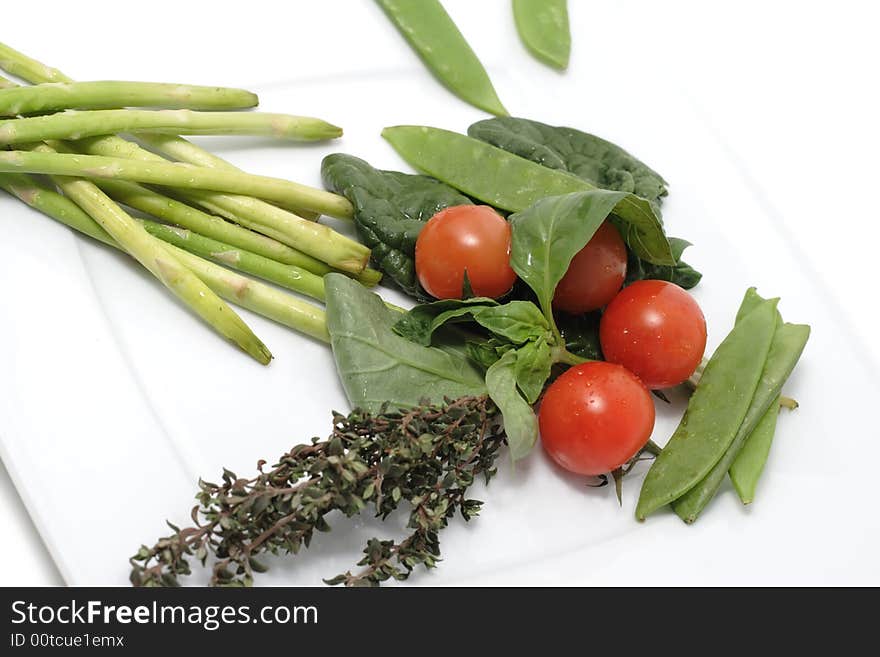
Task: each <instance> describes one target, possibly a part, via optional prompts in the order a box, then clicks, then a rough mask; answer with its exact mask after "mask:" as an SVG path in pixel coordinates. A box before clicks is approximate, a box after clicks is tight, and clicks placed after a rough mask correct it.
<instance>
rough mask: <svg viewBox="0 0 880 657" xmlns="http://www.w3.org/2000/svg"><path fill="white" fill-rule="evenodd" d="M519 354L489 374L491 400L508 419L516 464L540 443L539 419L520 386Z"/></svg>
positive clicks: (508, 356) (500, 362) (512, 353)
mask: <svg viewBox="0 0 880 657" xmlns="http://www.w3.org/2000/svg"><path fill="white" fill-rule="evenodd" d="M516 361H517V352H515V351H508V352H507V353H505V354H504V355H503V356H502V357H501V358H500V359H499V360H498V361H496V362H495V363H494V364H493V365H492V366H491V367H490V368H489V371H488V372H486V387H487V388H488V389H489V396H490V397H491V398H492V401H493V402H495V405H496V406H497V407H498V410H500V411H501V415H502V417H503V419H504V432H505V433H506V434H507V444H508V445H509V446H510V455H511V456H512V457H513V459H514V460H515V461H516V460H518V459H521V458H523V457H524V456H526V455H528V453H529V452H530V451H531V449H532V447H534V445H535V442H536V441H537V440H538V418H537V417H536V416H535V411H534V410H532V407H531V406H529V404H528V403H527V402H526V400H525V399H523V398H522V396H520V394H519V392H518V391H517V386H516Z"/></svg>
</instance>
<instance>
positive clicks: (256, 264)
mask: <svg viewBox="0 0 880 657" xmlns="http://www.w3.org/2000/svg"><path fill="white" fill-rule="evenodd" d="M141 223H142V224H143V226H144V228H146V229H147V232H148V233H150V235H152V236H153V237H158V238H159V239H160V240H162V241H163V242H167V243H169V244H173V245H174V246H176V247H178V248H181V249H184V250H185V251H189V252H190V253H194V254H195V255H198V256H201V257H202V258H207V259H209V260H213V261H214V262H217V263H219V264H223V265H226V266H228V267H232V268H233V269H237V270H239V271H243V272H246V273H248V274H253V275H254V276H259V277H260V278H263V279H265V280H267V281H271V282H272V283H276V284H278V285H281V286H282V287H286V288H287V289H289V290H293V291H295V292H299V293H300V294H305V295H306V296H309V297H312V298H313V299H318V300H320V301H323V300H324V279H323V278H321V277H320V276H315V275H314V274H312V273H311V272H308V271H306V270H305V269H301V268H300V267H294V266H292V265H282V264H281V263H280V262H275V261H274V260H270V259H269V258H264V257H263V256H259V255H257V254H256V253H251V252H249V251H245V250H243V249H237V248H235V247H234V246H231V245H229V244H224V243H223V242H218V241H217V240H213V239H211V238H209V237H205V236H204V235H199V234H198V233H194V232H192V231H189V230H186V229H185V228H177V227H175V226H166V225H165V224H160V223H156V222H155V221H148V220H143V221H142V222H141Z"/></svg>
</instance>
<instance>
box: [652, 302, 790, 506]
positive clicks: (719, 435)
mask: <svg viewBox="0 0 880 657" xmlns="http://www.w3.org/2000/svg"><path fill="white" fill-rule="evenodd" d="M776 304H777V301H776V300H775V299H774V300H772V301H767V302H764V303H762V304H760V305H759V306H758V307H757V308H755V310H753V311H752V312H751V313H749V314H748V315H747V316H746V317H744V318H743V319H742V321H740V322H739V323H738V324H736V325H735V326H734V327H733V330H732V331H731V332H730V333H729V334H728V336H727V337H726V338H725V339H724V341H723V342H722V343H721V344H720V345H719V346H718V349H716V350H715V353H714V354H712V358H710V359H709V362H708V363H707V364H706V368H705V370H704V371H703V375H702V377H701V379H700V384H699V385H698V386H697V389H696V390H695V391H694V394H693V395H692V396H691V399H690V401H689V402H688V407H687V411H685V414H684V417H683V418H682V420H681V423H680V424H679V425H678V428H677V429H676V430H675V433H674V434H672V437H671V438H670V439H669V442H668V443H667V445H666V447H664V448H663V451H662V452H660V454H659V456H657V458H656V460H655V461H654V463H653V465H652V466H651V469H650V470H649V471H648V474H647V476H646V477H645V482H644V483H643V484H642V491H641V493H640V495H639V502H638V505H637V507H636V518H638V519H639V520H644V519H645V518H646V517H647V516H648V515H650V514H651V513H653V512H654V511H656V510H657V509H659V508H660V507H662V506H665V505H667V504H670V503H671V502H673V501H674V500H677V499H678V498H679V497H681V496H682V495H683V494H685V493H686V492H687V491H689V490H690V489H691V488H693V487H694V486H696V485H697V484H698V483H699V482H700V481H702V480H703V478H704V477H705V476H706V475H707V474H709V472H710V471H711V470H712V468H713V467H714V465H715V464H716V463H718V461H719V460H720V459H721V457H722V456H724V453H725V452H726V451H727V449H728V448H729V447H730V444H731V443H732V442H733V440H734V438H735V437H736V434H737V431H739V428H740V426H741V425H742V422H743V419H744V418H745V416H746V413H747V412H748V410H749V406H750V405H751V402H752V398H753V397H754V396H755V390H756V389H757V387H758V384H759V382H760V380H761V374H762V372H763V370H764V364H765V362H766V361H767V355H768V353H769V351H770V343H771V342H772V340H773V334H774V333H775V330H776V321H777V311H776Z"/></svg>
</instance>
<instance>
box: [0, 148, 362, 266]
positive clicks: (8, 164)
mask: <svg viewBox="0 0 880 657" xmlns="http://www.w3.org/2000/svg"><path fill="white" fill-rule="evenodd" d="M0 170H2V171H12V172H15V171H22V172H27V173H46V174H50V175H61V176H82V177H86V178H98V179H109V180H130V181H132V182H143V183H151V184H154V185H163V186H166V187H179V188H182V189H208V190H214V191H220V192H232V193H235V194H238V193H242V192H246V191H251V192H254V193H255V194H256V195H257V196H259V197H260V198H265V199H267V200H270V201H272V200H278V201H280V202H285V201H286V202H289V203H296V204H300V205H302V206H303V207H305V208H308V209H310V210H314V211H316V212H321V213H322V214H327V215H330V216H331V217H337V216H338V217H351V215H352V212H353V210H352V207H351V203H349V202H348V200H347V199H345V198H343V197H341V196H337V195H336V194H331V193H329V192H325V191H323V190H320V189H316V188H314V187H308V186H307V185H300V184H299V183H295V182H292V181H289V180H284V179H283V178H273V177H271V176H258V175H255V174H252V173H240V172H238V171H228V170H226V169H207V168H205V167H194V166H192V165H189V164H182V163H177V162H141V161H139V160H126V159H122V158H118V157H105V156H101V155H75V154H71V153H48V152H39V151H37V152H33V151H31V152H28V151H7V152H4V153H0ZM302 224H303V230H306V231H312V232H313V233H314V234H315V235H316V236H317V235H320V238H321V239H324V240H329V239H330V238H329V236H328V235H326V234H322V231H321V229H323V233H327V232H331V231H330V229H329V228H327V227H326V226H321V225H318V224H314V223H311V222H307V221H303V222H302ZM337 237H340V236H338V235H337ZM344 239H347V238H344ZM349 241H351V240H349ZM354 247H359V248H353V249H352V251H353V253H352V256H353V257H355V258H356V259H360V260H361V261H363V260H365V258H366V256H367V255H369V250H368V249H366V247H364V246H363V245H362V244H358V243H357V242H354ZM303 250H304V251H305V250H306V249H303ZM365 251H366V253H364V252H365ZM361 269H363V267H361Z"/></svg>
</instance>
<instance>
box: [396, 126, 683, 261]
mask: <svg viewBox="0 0 880 657" xmlns="http://www.w3.org/2000/svg"><path fill="white" fill-rule="evenodd" d="M382 136H383V137H384V138H385V139H386V140H387V141H388V142H389V143H390V144H391V145H392V146H393V147H394V150H396V151H397V152H398V153H399V154H400V156H401V157H403V159H404V160H406V161H407V162H408V163H409V164H411V165H412V166H413V167H415V168H416V169H418V170H419V171H421V172H423V173H426V174H428V175H430V176H433V177H434V178H437V179H438V180H441V181H442V182H444V183H446V184H447V185H450V186H451V187H455V188H456V189H458V190H459V191H461V192H463V193H464V194H466V195H468V196H470V197H471V198H475V199H478V200H480V201H483V202H484V203H488V204H489V205H492V206H494V207H496V208H501V209H502V210H508V211H510V212H522V211H523V210H525V209H526V208H528V207H529V206H531V205H532V204H533V203H535V202H536V201H538V200H540V199H542V198H546V197H548V196H559V195H562V194H570V193H572V192H584V191H589V190H593V189H596V186H595V185H591V184H590V183H588V182H587V181H585V180H583V179H581V178H579V177H577V176H575V175H574V174H571V173H568V172H567V171H560V170H557V169H550V168H549V167H545V166H543V165H541V164H538V163H536V162H532V161H531V160H527V159H526V158H524V157H520V156H519V155H514V154H513V153H509V152H507V151H505V150H503V149H501V148H498V147H497V146H492V145H491V144H487V143H486V142H483V141H480V140H479V139H474V138H473V137H468V136H466V135H461V134H459V133H457V132H451V131H449V130H441V129H440V128H431V127H427V126H417V125H399V126H393V127H389V128H385V129H384V130H383V131H382ZM614 215H615V216H616V217H618V218H619V219H621V220H622V221H623V222H624V224H625V226H623V227H622V229H623V230H624V231H625V235H624V237H625V239H626V242H627V244H628V245H629V246H630V248H631V249H632V250H633V251H635V253H636V254H637V255H638V256H639V257H640V258H642V259H643V260H647V261H649V262H652V263H654V264H657V265H674V264H676V262H675V257H674V256H673V254H672V249H671V247H670V245H669V240H668V239H667V238H666V234H665V233H664V232H663V225H662V223H661V221H660V217H659V215H658V214H657V213H656V212H655V209H654V208H653V207H652V205H651V203H650V202H648V201H647V200H645V199H643V198H640V197H638V196H636V195H635V194H627V195H625V196H624V197H623V198H621V199H620V201H618V203H617V205H615V206H614Z"/></svg>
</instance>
